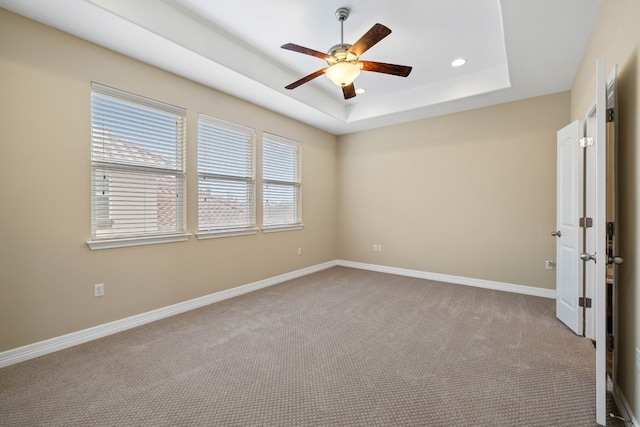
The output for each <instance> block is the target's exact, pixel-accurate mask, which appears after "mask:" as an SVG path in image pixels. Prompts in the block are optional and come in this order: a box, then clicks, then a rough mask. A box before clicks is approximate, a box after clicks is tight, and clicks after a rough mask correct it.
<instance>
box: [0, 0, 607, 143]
mask: <svg viewBox="0 0 640 427" xmlns="http://www.w3.org/2000/svg"><path fill="white" fill-rule="evenodd" d="M600 1H601V0H535V1H533V0H502V1H500V0H420V1H416V0H393V1H390V0H305V1H300V0H298V1H295V0H270V1H268V2H266V1H264V0H226V1H225V0H135V1H132V0H56V1H51V0H0V7H3V8H5V9H8V10H11V11H13V12H16V13H19V14H21V15H24V16H27V17H29V18H31V19H34V20H36V21H39V22H42V23H44V24H47V25H50V26H52V27H55V28H59V29H60V30H63V31H66V32H68V33H71V34H73V35H76V36H78V37H81V38H83V39H86V40H89V41H92V42H94V43H96V44H99V45H102V46H105V47H107V48H110V49H113V50H115V51H118V52H121V53H123V54H125V55H128V56H131V57H133V58H137V59H139V60H141V61H143V62H147V63H149V64H152V65H155V66H157V67H160V68H163V69H166V70H168V71H171V72H173V73H175V74H178V75H181V76H184V77H187V78H189V79H192V80H195V81H197V82H199V83H202V84H204V85H207V86H210V87H212V88H215V89H217V90H220V91H222V92H226V93H229V94H231V95H234V96H237V97H239V98H242V99H245V100H247V101H250V102H252V103H254V104H257V105H261V106H263V107H266V108H269V109H271V110H273V111H277V112H279V113H281V114H284V115H286V116H289V117H292V118H294V119H297V120H300V121H302V122H305V123H308V124H311V125H313V126H316V127H318V128H321V129H324V130H326V131H328V132H331V133H333V134H336V135H339V134H344V133H349V132H354V131H359V130H364V129H369V128H374V127H379V126H386V125H391V124H396V123H402V122H406V121H410V120H416V119H420V118H425V117H433V116H437V115H442V114H448V113H452V112H456V111H463V110H468V109H472V108H479V107H484V106H488V105H493V104H497V103H502V102H509V101H514V100H518V99H524V98H530V97H533V96H539V95H545V94H549V93H555V92H560V91H565V90H569V89H570V88H571V85H572V83H573V79H574V77H575V74H576V71H577V69H578V66H579V65H580V60H581V58H582V54H583V52H584V49H585V47H586V45H587V42H588V39H589V36H590V34H591V31H592V30H593V26H594V24H595V20H596V17H597V13H598V10H599V7H600ZM339 7H348V8H349V9H350V10H351V15H350V16H349V18H348V19H347V20H346V21H345V23H344V41H345V43H354V42H355V41H356V40H357V39H359V38H360V37H361V36H362V35H363V34H364V33H365V32H366V31H367V30H369V28H371V27H372V26H373V25H374V24H375V23H381V24H384V25H386V26H387V27H389V28H390V29H391V30H392V33H391V34H390V35H389V36H388V37H386V38H385V39H383V40H382V41H380V42H379V43H378V44H376V45H375V46H373V47H372V48H371V49H370V50H369V51H367V52H366V53H364V54H363V55H362V59H364V60H370V61H377V62H387V63H395V64H400V65H411V66H412V67H413V71H412V72H411V74H410V75H409V77H407V78H402V77H397V76H391V75H385V74H380V73H373V72H363V73H362V74H361V75H360V77H358V79H357V80H356V81H355V85H356V87H357V88H365V89H366V93H364V94H362V95H358V96H357V97H355V98H353V99H351V100H344V99H343V96H342V90H341V89H340V88H339V87H338V86H336V85H334V84H333V83H331V82H330V81H329V80H328V79H326V78H325V77H324V76H320V77H318V78H316V79H314V80H312V81H311V82H309V83H306V84H304V85H302V86H300V87H299V88H297V89H294V90H292V91H289V90H286V89H284V86H286V85H287V84H289V83H292V82H294V81H296V80H298V79H299V78H301V77H303V76H306V75H308V74H311V73H312V72H314V71H316V70H318V69H320V68H324V67H325V66H326V64H325V63H324V62H323V61H322V60H320V59H318V58H315V57H312V56H308V55H303V54H300V53H297V52H292V51H288V50H284V49H281V48H280V46H281V45H283V44H285V43H289V42H290V43H295V44H298V45H302V46H304V47H308V48H311V49H314V50H318V51H322V52H326V51H328V50H329V48H330V47H331V46H333V45H335V44H337V43H339V42H340V23H339V21H338V20H337V19H336V17H335V11H336V10H337V9H338V8H339ZM458 57H463V58H465V59H466V60H467V63H466V64H465V65H464V66H462V67H459V68H453V67H451V66H450V63H451V61H452V60H454V59H456V58H458Z"/></svg>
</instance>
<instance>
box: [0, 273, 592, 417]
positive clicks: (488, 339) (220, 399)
mask: <svg viewBox="0 0 640 427" xmlns="http://www.w3.org/2000/svg"><path fill="white" fill-rule="evenodd" d="M554 307H555V306H554V301H553V300H550V299H544V298H537V297H530V296H523V295H516V294H510V293H505V292H497V291H490V290H483V289H475V288H471V287H465V286H459V285H450V284H443V283H438V282H432V281H428V280H420V279H413V278H407V277H400V276H393V275H387V274H382V273H374V272H367V271H361V270H355V269H348V268H341V267H336V268H332V269H329V270H325V271H322V272H319V273H316V274H312V275H309V276H306V277H303V278H300V279H296V280H292V281H289V282H286V283H282V284H280V285H276V286H273V287H270V288H266V289H263V290H261V291H257V292H254V293H251V294H248V295H244V296H240V297H237V298H234V299H231V300H226V301H223V302H220V303H217V304H213V305H211V306H208V307H205V308H202V309H199V310H194V311H192V312H189V313H185V314H182V315H178V316H174V317H172V318H169V319H165V320H162V321H159V322H155V323H153V324H149V325H146V326H142V327H139V328H136V329H133V330H129V331H126V332H122V333H119V334H117V335H113V336H110V337H106V338H103V339H100V340H96V341H93V342H90V343H87V344H83V345H80V346H77V347H74V348H71V349H67V350H64V351H60V352H58V353H55V354H51V355H47V356H43V357H40V358H38V359H34V360H31V361H27V362H24V363H21V364H18V365H14V366H10V367H7V368H4V369H1V370H0V425H3V426H128V425H136V426H192V425H200V426H301V425H314V426H315V425H322V426H330V425H343V426H376V425H379V426H387V425H428V426H454V425H455V426H591V425H595V421H594V420H595V375H594V373H595V367H594V366H595V365H594V364H595V352H594V349H593V346H592V344H591V342H590V341H589V340H586V339H584V338H581V337H578V336H575V335H574V334H573V333H572V332H570V331H569V330H568V329H567V328H566V327H565V326H564V325H562V324H561V323H560V322H558V321H557V320H556V318H555V315H554Z"/></svg>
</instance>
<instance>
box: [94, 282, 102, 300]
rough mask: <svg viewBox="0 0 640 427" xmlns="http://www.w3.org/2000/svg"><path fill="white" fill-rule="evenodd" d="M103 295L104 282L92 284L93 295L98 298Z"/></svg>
mask: <svg viewBox="0 0 640 427" xmlns="http://www.w3.org/2000/svg"><path fill="white" fill-rule="evenodd" d="M101 296H104V283H98V284H97V285H93V297H94V298H98V297H101Z"/></svg>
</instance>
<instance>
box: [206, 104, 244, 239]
mask: <svg viewBox="0 0 640 427" xmlns="http://www.w3.org/2000/svg"><path fill="white" fill-rule="evenodd" d="M255 140H256V133H255V130H254V129H251V128H249V127H246V126H241V125H237V124H235V123H230V122H226V121H224V120H219V119H216V118H213V117H209V116H206V115H204V114H200V115H199V120H198V232H200V233H203V232H217V231H225V230H237V229H245V228H251V227H255V154H254V153H255Z"/></svg>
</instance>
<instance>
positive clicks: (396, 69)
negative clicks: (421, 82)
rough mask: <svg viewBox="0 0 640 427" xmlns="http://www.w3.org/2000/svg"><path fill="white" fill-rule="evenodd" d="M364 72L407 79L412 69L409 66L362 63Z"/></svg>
mask: <svg viewBox="0 0 640 427" xmlns="http://www.w3.org/2000/svg"><path fill="white" fill-rule="evenodd" d="M360 63H361V64H362V70H363V71H375V72H376V73H384V74H393V75H394V76H401V77H407V76H408V75H409V73H410V72H411V70H412V67H409V66H407V65H396V64H385V63H384V62H372V61H360Z"/></svg>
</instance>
